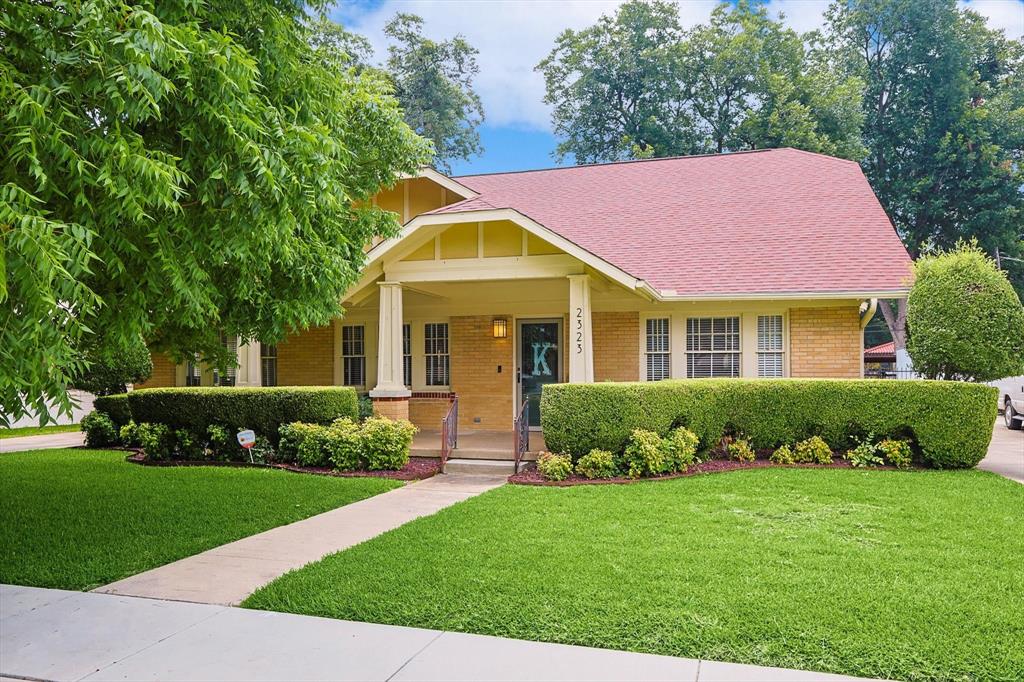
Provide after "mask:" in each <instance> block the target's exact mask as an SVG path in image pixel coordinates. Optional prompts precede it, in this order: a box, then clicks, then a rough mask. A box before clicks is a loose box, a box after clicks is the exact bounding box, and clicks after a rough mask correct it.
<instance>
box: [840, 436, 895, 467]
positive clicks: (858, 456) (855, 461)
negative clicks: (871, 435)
mask: <svg viewBox="0 0 1024 682" xmlns="http://www.w3.org/2000/svg"><path fill="white" fill-rule="evenodd" d="M843 459H845V460H846V461H848V462H849V463H850V464H851V465H853V466H854V467H856V468H858V469H859V468H861V467H877V466H881V465H882V464H884V463H885V462H884V461H883V460H882V458H881V457H879V456H878V446H877V445H875V444H874V443H872V442H871V440H870V439H868V440H865V441H862V442H861V443H860V445H858V446H857V447H855V448H854V449H852V450H847V451H846V454H844V455H843Z"/></svg>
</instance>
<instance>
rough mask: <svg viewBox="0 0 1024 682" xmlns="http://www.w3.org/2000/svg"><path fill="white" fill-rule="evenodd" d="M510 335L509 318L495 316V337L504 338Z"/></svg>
mask: <svg viewBox="0 0 1024 682" xmlns="http://www.w3.org/2000/svg"><path fill="white" fill-rule="evenodd" d="M507 337H508V320H506V319H505V318H504V317H496V318H494V338H496V339H504V338H507Z"/></svg>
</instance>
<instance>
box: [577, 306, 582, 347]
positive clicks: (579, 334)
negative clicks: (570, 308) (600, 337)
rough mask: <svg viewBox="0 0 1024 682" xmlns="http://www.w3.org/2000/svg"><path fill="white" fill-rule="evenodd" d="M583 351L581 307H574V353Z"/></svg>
mask: <svg viewBox="0 0 1024 682" xmlns="http://www.w3.org/2000/svg"><path fill="white" fill-rule="evenodd" d="M582 352H583V308H576V354H577V355H578V354H580V353H582Z"/></svg>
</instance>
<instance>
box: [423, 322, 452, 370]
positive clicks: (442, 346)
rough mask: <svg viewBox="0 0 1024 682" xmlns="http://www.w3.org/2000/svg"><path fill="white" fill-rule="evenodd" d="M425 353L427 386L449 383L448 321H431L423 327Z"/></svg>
mask: <svg viewBox="0 0 1024 682" xmlns="http://www.w3.org/2000/svg"><path fill="white" fill-rule="evenodd" d="M423 353H424V356H425V357H424V360H426V368H427V372H426V374H427V377H426V382H425V383H426V384H427V386H447V385H448V371H449V362H448V323H447V322H429V323H427V324H426V325H424V327H423Z"/></svg>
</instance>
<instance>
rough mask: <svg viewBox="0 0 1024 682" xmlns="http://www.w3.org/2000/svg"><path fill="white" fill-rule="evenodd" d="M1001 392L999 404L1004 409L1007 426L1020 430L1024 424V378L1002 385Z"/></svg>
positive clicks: (1004, 419)
mask: <svg viewBox="0 0 1024 682" xmlns="http://www.w3.org/2000/svg"><path fill="white" fill-rule="evenodd" d="M1018 378H1019V377H1018ZM1019 379H1020V378H1019ZM999 392H1000V393H1001V395H1000V396H999V406H1000V407H1001V408H1002V409H1003V421H1004V422H1006V428H1008V429H1013V430H1014V431H1019V430H1020V428H1021V426H1022V425H1024V379H1020V380H1019V381H1015V382H1013V383H1012V384H1004V385H1002V386H1000V389H999Z"/></svg>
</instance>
